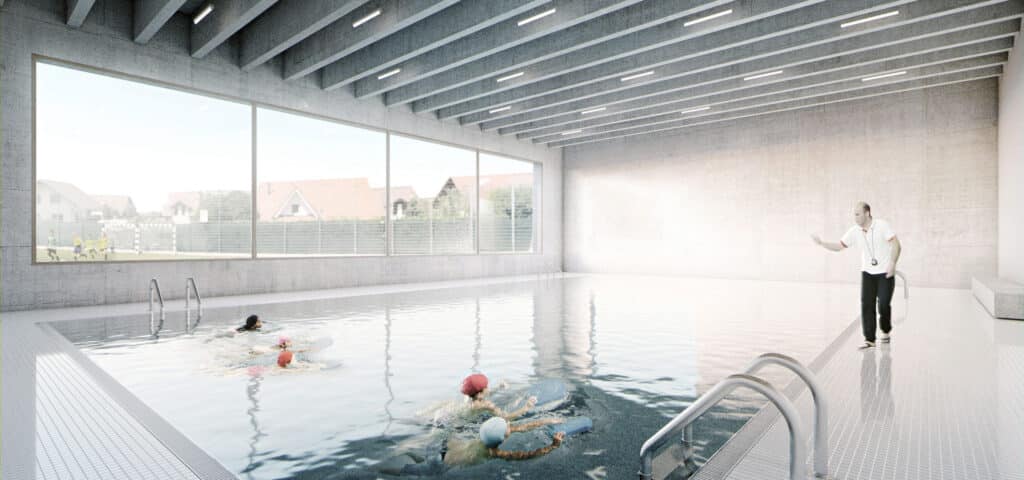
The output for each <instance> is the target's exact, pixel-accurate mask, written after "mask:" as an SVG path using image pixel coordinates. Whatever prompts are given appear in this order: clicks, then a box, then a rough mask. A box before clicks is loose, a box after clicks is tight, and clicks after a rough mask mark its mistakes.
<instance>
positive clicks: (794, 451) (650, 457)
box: [639, 374, 807, 480]
mask: <svg viewBox="0 0 1024 480" xmlns="http://www.w3.org/2000/svg"><path fill="white" fill-rule="evenodd" d="M739 387H747V388H749V389H751V390H754V391H755V392H757V393H760V394H761V395H764V396H765V397H767V398H768V400H770V401H771V402H772V403H773V404H775V406H776V407H777V408H778V409H779V411H780V412H782V417H783V418H785V419H786V426H787V427H789V479H790V480H805V479H804V474H805V470H806V467H805V465H804V458H806V456H807V455H806V452H805V449H806V446H805V445H804V442H803V441H801V440H800V439H801V438H803V435H802V432H803V429H802V428H801V426H800V418H799V415H798V414H797V411H796V407H794V406H793V403H792V402H790V401H789V399H788V398H786V396H785V395H783V394H782V393H781V392H779V391H778V390H776V389H775V387H773V386H771V384H769V383H768V382H766V381H764V380H762V379H760V378H758V377H754V376H751V375H744V374H736V375H729V376H728V377H725V378H724V379H723V380H722V381H720V382H718V383H717V384H715V386H714V387H711V390H708V391H707V392H706V393H705V394H703V395H701V396H700V397H699V398H697V400H696V401H695V402H693V403H692V404H691V405H690V406H689V407H687V408H686V410H683V412H682V413H680V414H679V415H676V417H675V418H673V419H672V421H670V422H669V423H668V424H666V425H665V426H664V427H662V428H661V430H658V432H657V433H655V434H654V435H653V436H651V438H649V439H647V441H646V442H644V444H643V446H641V447H640V472H639V475H640V480H653V468H654V467H653V464H654V450H655V449H657V448H658V447H660V446H661V445H663V444H664V443H665V439H666V438H667V437H668V436H669V434H670V433H672V432H673V431H674V430H675V429H677V428H679V427H681V426H687V425H689V424H690V423H692V422H693V421H694V420H696V419H697V418H698V417H700V416H701V415H703V414H704V413H706V412H707V411H708V410H710V409H711V407H713V406H715V405H717V404H718V402H720V401H722V399H723V398H725V396H726V395H728V394H729V393H731V392H732V391H733V390H735V389H736V388H739Z"/></svg>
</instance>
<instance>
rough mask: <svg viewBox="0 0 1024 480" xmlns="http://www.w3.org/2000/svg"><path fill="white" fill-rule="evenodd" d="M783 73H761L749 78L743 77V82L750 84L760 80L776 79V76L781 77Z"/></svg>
mask: <svg viewBox="0 0 1024 480" xmlns="http://www.w3.org/2000/svg"><path fill="white" fill-rule="evenodd" d="M781 73H782V70H776V71H774V72H765V73H759V74H757V75H751V76H749V77H743V80H744V81H748V82H749V81H750V80H757V79H759V78H764V77H774V76H776V75H779V74H781Z"/></svg>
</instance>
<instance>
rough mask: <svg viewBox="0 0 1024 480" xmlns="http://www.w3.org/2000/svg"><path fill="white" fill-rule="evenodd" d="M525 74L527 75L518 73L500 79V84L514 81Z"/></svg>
mask: <svg viewBox="0 0 1024 480" xmlns="http://www.w3.org/2000/svg"><path fill="white" fill-rule="evenodd" d="M524 74H525V72H516V73H513V74H512V75H506V76H504V77H500V78H498V83H501V82H504V81H505V80H512V79H513V78H516V77H521V76H523V75H524Z"/></svg>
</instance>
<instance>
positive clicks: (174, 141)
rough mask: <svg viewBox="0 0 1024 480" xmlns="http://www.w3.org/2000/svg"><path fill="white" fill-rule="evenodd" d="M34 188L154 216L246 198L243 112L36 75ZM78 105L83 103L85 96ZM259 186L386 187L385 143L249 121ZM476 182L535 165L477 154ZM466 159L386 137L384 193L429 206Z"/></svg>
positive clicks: (305, 120) (126, 86)
mask: <svg viewBox="0 0 1024 480" xmlns="http://www.w3.org/2000/svg"><path fill="white" fill-rule="evenodd" d="M36 74H37V77H36V96H37V98H36V109H37V110H36V122H37V124H36V135H37V144H36V145H37V146H36V148H37V151H36V176H37V179H39V180H58V181H64V182H69V183H73V184H74V185H76V186H78V188H80V189H82V190H83V191H84V192H85V193H88V194H91V195H128V196H130V197H131V198H132V200H133V201H134V202H135V206H136V208H137V209H138V210H139V211H142V212H150V211H157V210H160V208H161V206H162V205H163V204H164V202H165V201H166V198H167V194H168V193H169V192H187V191H199V190H246V191H248V190H249V189H250V188H251V175H252V172H251V166H252V151H251V149H252V138H251V122H252V110H251V108H252V107H251V106H250V105H249V104H246V103H239V102H233V101H228V100H223V99H219V98H214V97H208V96H204V95H198V94H193V93H187V92H183V91H180V90H173V89H169V88H165V87H159V86H155V85H150V84H144V83H139V82H132V81H126V80H123V79H119V78H114V77H110V76H105V75H99V74H95V73H90V72H85V71H82V70H77V69H72V68H67V67H63V66H57V65H52V64H48V63H42V62H40V63H38V64H37V69H36ZM85 93H87V94H85ZM257 141H258V144H257V153H258V163H257V176H258V178H257V180H258V181H259V182H265V181H282V180H303V179H324V178H362V177H365V178H368V179H369V182H370V185H371V186H372V187H384V185H385V179H386V170H385V169H386V166H385V163H386V160H385V159H386V155H387V153H386V152H387V148H386V136H385V134H384V133H383V132H380V131H375V130H368V129H362V128H358V127H353V126H349V125H344V124H340V123H336V122H329V121H325V120H322V119H318V118H312V117H307V116H301V115H296V114H292V113H284V112H280V111H277V110H269V109H262V108H261V109H258V113H257ZM480 163H481V174H488V173H490V174H496V173H523V172H531V171H533V168H534V167H533V164H532V163H528V162H523V161H518V160H512V159H506V158H504V157H498V156H494V155H488V154H481V159H480ZM475 164H476V162H475V153H474V151H473V150H468V149H462V148H456V147H451V146H448V145H441V144H437V143H432V142H426V141H423V140H419V139H413V138H408V137H402V136H399V135H392V137H391V183H392V185H396V186H411V187H413V188H414V189H415V190H416V192H417V194H418V195H420V196H428V197H429V196H433V195H434V194H435V193H437V191H439V190H440V188H441V186H443V185H444V182H445V181H446V180H447V178H448V177H451V176H472V175H474V174H475V169H476V165H475Z"/></svg>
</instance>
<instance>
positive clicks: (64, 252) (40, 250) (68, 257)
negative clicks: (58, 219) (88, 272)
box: [36, 247, 249, 263]
mask: <svg viewBox="0 0 1024 480" xmlns="http://www.w3.org/2000/svg"><path fill="white" fill-rule="evenodd" d="M57 256H58V257H60V260H54V259H52V258H50V256H49V255H47V254H46V247H36V262H38V263H75V262H76V261H75V255H74V252H73V251H72V250H71V249H70V248H66V247H63V248H58V249H57ZM218 258H222V259H223V258H249V255H246V254H242V255H224V254H203V253H198V252H180V253H178V254H172V253H147V252H142V253H141V254H138V253H135V252H133V251H116V250H115V251H114V253H107V257H106V258H104V257H103V254H102V253H99V252H97V253H96V254H95V255H94V257H92V258H90V257H89V255H88V254H86V255H79V256H78V260H77V261H78V262H139V261H152V260H196V259H198V260H209V259H218Z"/></svg>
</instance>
